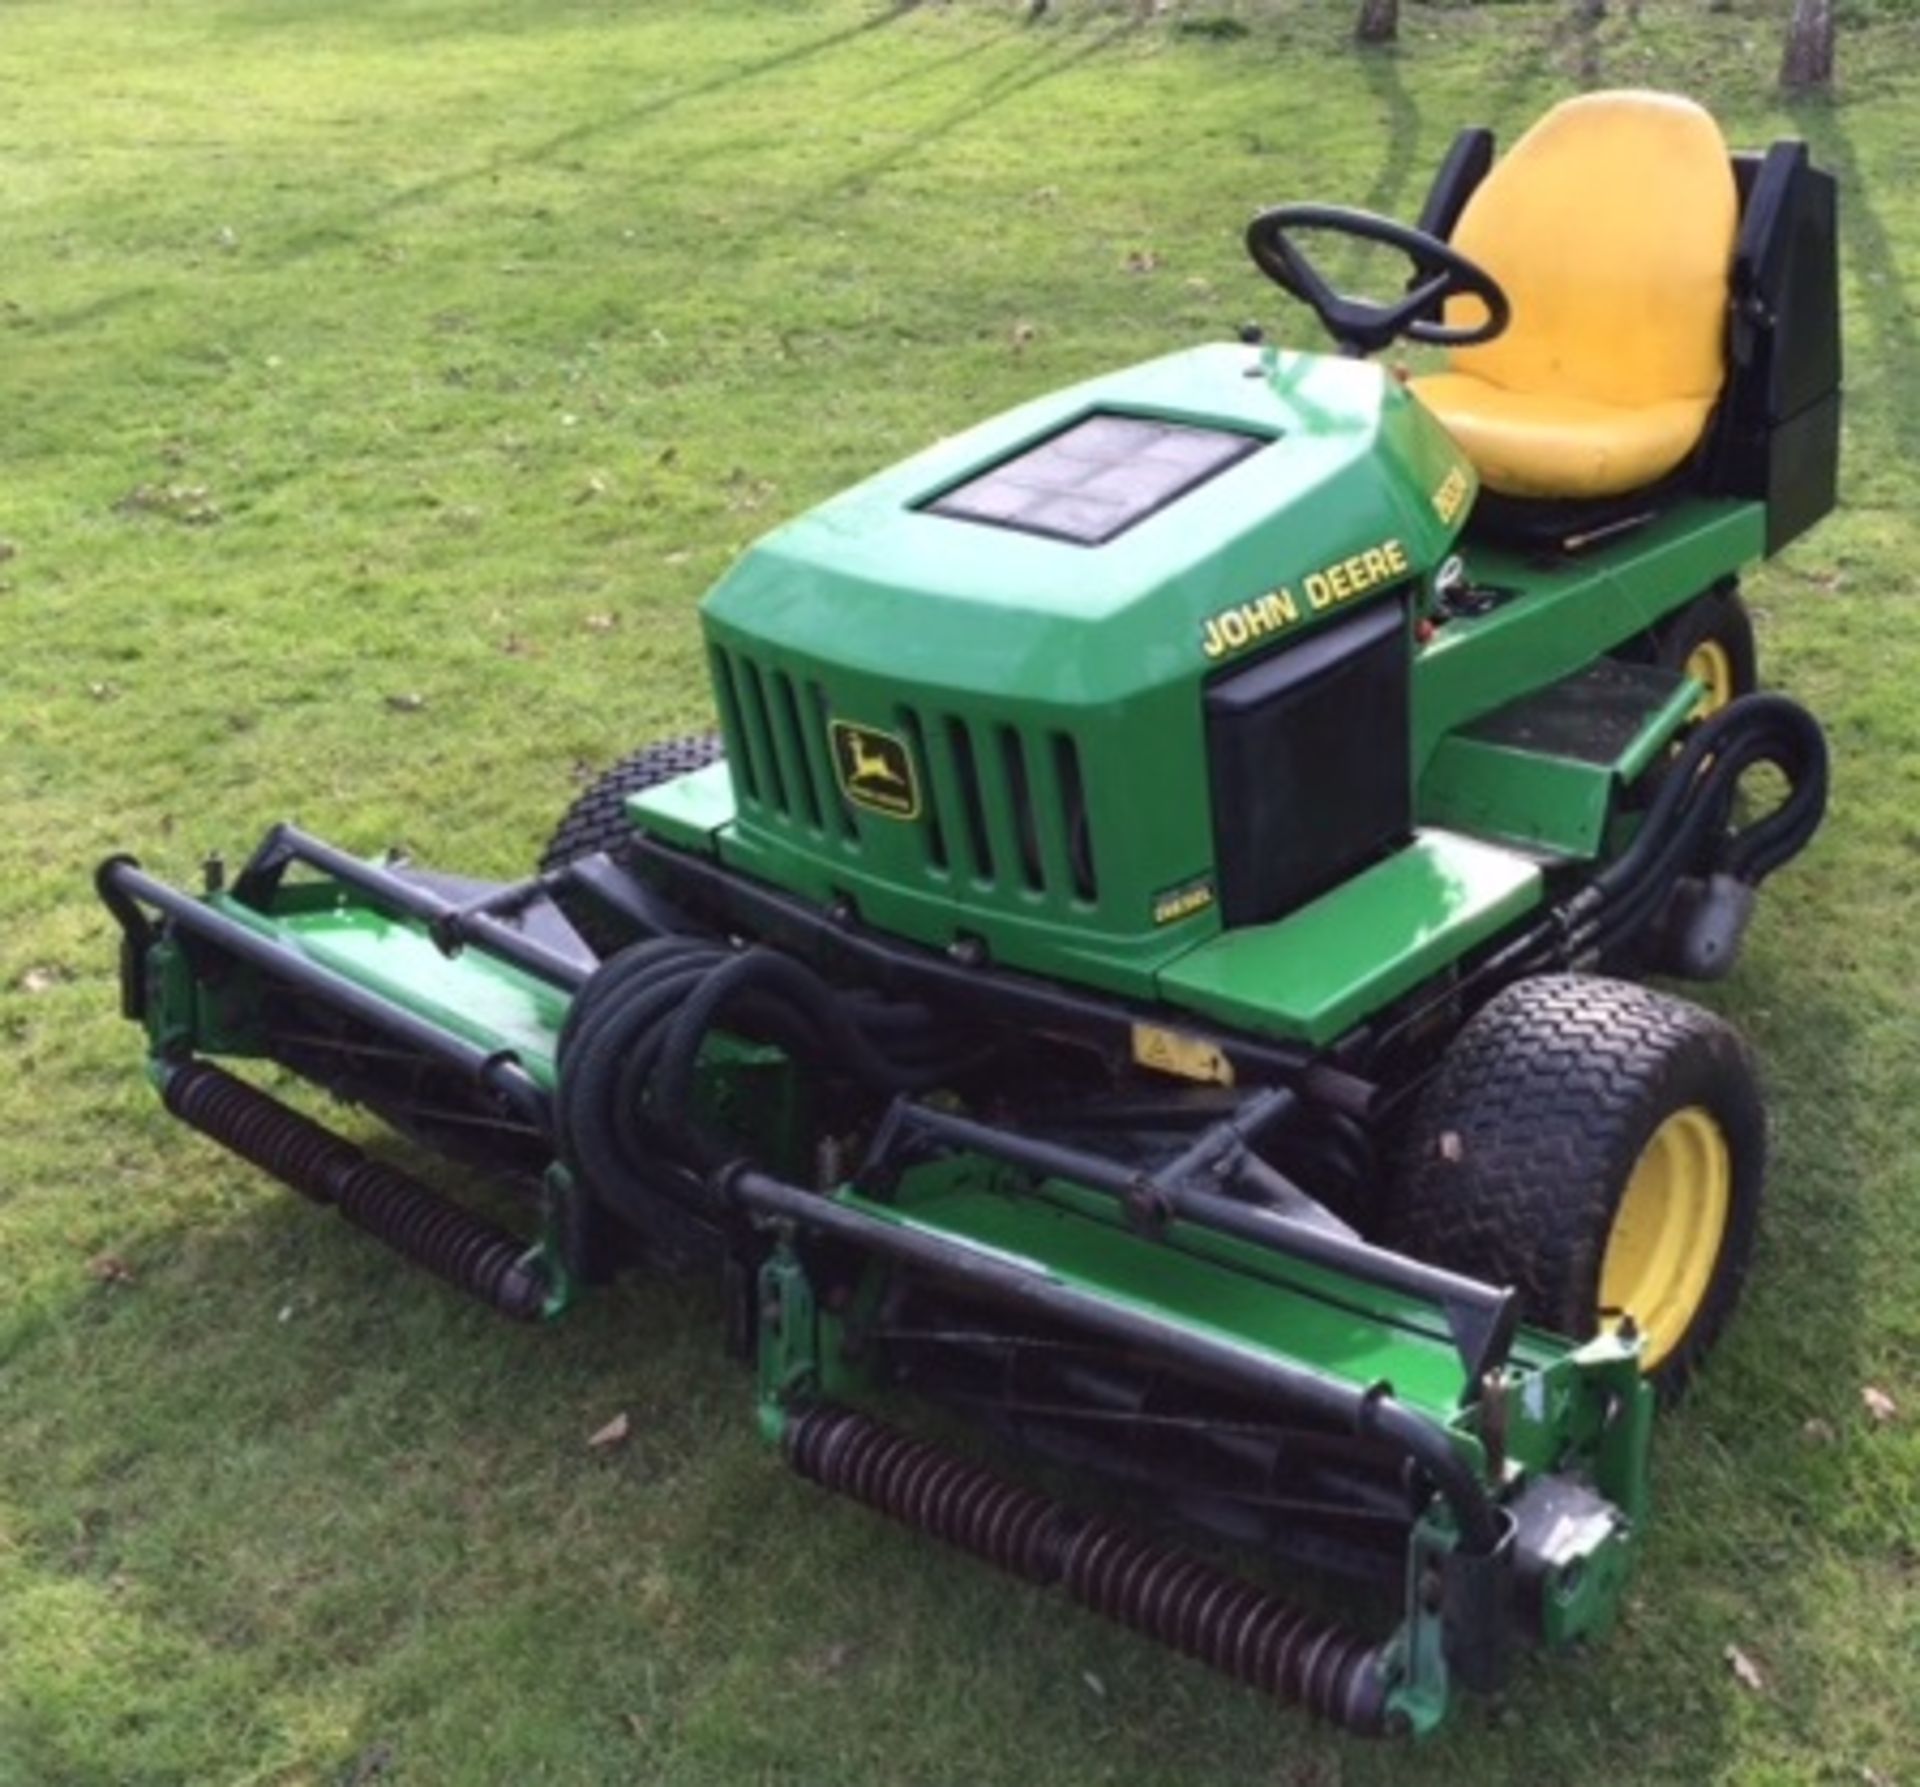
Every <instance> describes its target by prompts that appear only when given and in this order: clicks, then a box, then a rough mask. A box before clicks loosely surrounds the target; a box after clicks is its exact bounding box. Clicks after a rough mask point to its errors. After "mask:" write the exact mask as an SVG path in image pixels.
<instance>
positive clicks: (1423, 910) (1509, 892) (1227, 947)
mask: <svg viewBox="0 0 1920 1787" xmlns="http://www.w3.org/2000/svg"><path fill="white" fill-rule="evenodd" d="M1539 899H1540V871H1539V869H1538V867H1537V866H1536V865H1535V864H1533V863H1532V862H1530V861H1528V860H1527V859H1526V858H1525V857H1522V856H1518V855H1516V854H1515V853H1514V852H1512V851H1511V850H1504V849H1501V848H1500V847H1498V846H1497V845H1492V844H1484V843H1480V842H1477V841H1476V840H1474V839H1472V838H1463V837H1460V836H1458V835H1456V834H1454V833H1452V832H1445V831H1438V830H1427V831H1422V832H1420V833H1419V834H1418V835H1417V836H1416V837H1415V839H1414V840H1413V842H1412V843H1411V844H1409V845H1408V846H1407V847H1406V848H1405V849H1404V850H1401V851H1399V852H1397V853H1396V854H1395V855H1393V856H1390V857H1388V858H1387V859H1386V861H1384V862H1381V863H1376V864H1375V865H1374V866H1373V867H1372V868H1370V869H1367V870H1364V871H1363V872H1362V873H1361V874H1359V875H1356V876H1355V877H1354V878H1353V880H1351V881H1349V882H1347V883H1346V884H1345V885H1344V886H1341V887H1337V888H1335V889H1334V890H1333V891H1332V892H1331V893H1328V894H1323V895H1322V896H1321V897H1320V898H1319V899H1317V900H1315V901H1313V902H1312V904H1310V905H1308V906H1305V907H1303V908H1302V909H1301V910H1300V911H1298V912H1296V913H1294V914H1292V915H1291V916H1290V917H1287V918H1283V919H1281V920H1279V921H1278V922H1277V923H1275V924H1269V925H1251V926H1248V927H1247V928H1245V929H1243V930H1235V931H1229V932H1227V933H1225V934H1224V935H1222V936H1220V937H1217V938H1215V939H1214V940H1213V941H1212V942H1210V943H1203V944H1201V945H1200V946H1199V947H1198V948H1197V949H1194V950H1192V951H1191V952H1190V953H1188V954H1187V955H1185V956H1182V957H1181V958H1180V959H1179V960H1178V961H1177V962H1174V963H1172V964H1170V965H1169V966H1168V967H1166V968H1164V969H1162V970H1161V973H1160V976H1159V987H1158V990H1159V993H1160V996H1161V998H1163V999H1165V1000H1166V1001H1167V1002H1168V1003H1169V1004H1171V1005H1179V1006H1184V1007H1186V1008H1187V1009H1189V1010H1192V1011H1197V1012H1201V1013H1204V1014H1205V1015H1206V1016H1208V1017H1210V1018H1215V1019H1218V1020H1219V1021H1221V1022H1222V1023H1227V1024H1236V1025H1240V1026H1243V1027H1244V1028H1246V1029H1249V1030H1261V1031H1267V1032H1271V1033H1275V1034H1278V1035H1282V1036H1295V1037H1300V1038H1302V1039H1304V1040H1305V1041H1308V1042H1314V1043H1322V1042H1329V1041H1331V1040H1332V1039H1333V1038H1334V1037H1336V1036H1338V1035H1339V1034H1340V1033H1341V1032H1342V1031H1343V1030H1346V1029H1348V1028H1350V1027H1351V1026H1352V1025H1353V1024H1356V1023H1358V1022H1359V1021H1360V1020H1361V1019H1362V1018H1364V1017H1365V1016H1366V1015H1367V1014H1368V1013H1369V1012H1373V1011H1377V1010H1378V1009H1379V1008H1380V1007H1381V1006H1382V1005H1385V1004H1386V1003H1387V1002H1388V1001H1389V1000H1392V999H1396V998H1398V997H1399V996H1400V995H1401V994H1402V993H1404V992H1406V991H1408V990H1409V989H1410V988H1412V987H1414V986H1417V985H1418V984H1419V983H1420V982H1421V981H1422V980H1424V979H1426V978H1427V977H1428V976H1429V975H1431V974H1434V973H1436V972H1438V971H1439V970H1440V969H1441V968H1443V967H1445V966H1446V964H1447V963H1448V962H1450V961H1453V960H1454V959H1455V958H1456V957H1458V956H1459V955H1460V954H1461V953H1462V952H1463V951H1465V950H1468V949H1471V948H1472V947H1473V946H1474V945H1475V944H1476V943H1480V942H1483V941H1485V940H1486V939H1487V938H1488V937H1490V936H1492V935H1493V934H1494V933H1495V932H1496V931H1498V930H1499V929H1500V928H1501V927H1502V926H1503V925H1506V924H1508V923H1510V922H1511V921H1512V920H1514V919H1516V918H1518V917H1519V916H1520V915H1521V914H1522V913H1524V912H1526V911H1527V910H1528V909H1529V908H1531V907H1532V906H1534V905H1535V904H1537V903H1538V901H1539Z"/></svg>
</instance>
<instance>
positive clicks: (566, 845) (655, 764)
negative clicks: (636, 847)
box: [540, 732, 726, 956]
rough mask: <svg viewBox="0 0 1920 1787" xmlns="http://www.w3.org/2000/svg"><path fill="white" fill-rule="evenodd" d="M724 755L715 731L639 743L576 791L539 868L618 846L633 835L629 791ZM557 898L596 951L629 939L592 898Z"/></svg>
mask: <svg viewBox="0 0 1920 1787" xmlns="http://www.w3.org/2000/svg"><path fill="white" fill-rule="evenodd" d="M725 755H726V749H725V746H724V745H723V744H722V742H721V739H720V735H719V734H718V733H717V732H690V733H687V734H685V735H684V736H682V737H679V738H665V739H660V740H658V741H657V742H655V743H653V744H650V745H642V746H641V747H640V749H639V750H637V751H634V752H632V753H630V754H629V755H628V756H625V757H622V758H621V759H620V761H619V762H618V763H615V764H613V765H612V766H611V767H609V768H608V769H605V770H603V771H602V772H601V773H600V774H599V775H597V776H596V777H594V779H593V780H592V781H591V782H589V783H588V784H587V786H586V787H585V788H583V789H581V791H580V792H579V793H578V794H577V795H575V796H574V798H573V802H572V804H571V805H570V806H569V807H568V808H567V810H566V812H564V813H563V814H562V815H561V816H560V823H559V824H558V825H556V826H555V827H554V830H553V836H552V837H551V838H549V839H548V840H547V847H546V849H545V850H544V851H543V852H542V853H541V856H540V872H541V873H542V874H543V875H545V874H550V873H551V872H552V871H553V870H555V869H564V868H565V867H566V866H567V864H568V863H572V862H578V861H579V860H580V859H581V858H582V857H587V856H592V855H595V854H596V853H597V852H600V851H603V850H604V851H610V852H611V851H617V850H618V849H619V848H620V846H621V845H622V844H624V843H626V842H627V840H628V839H629V838H631V837H632V836H633V821H632V820H631V819H629V818H628V817H627V800H628V797H629V796H631V795H635V794H639V793H641V792H642V791H644V790H645V789H648V788H657V787H658V786H659V785H660V784H661V783H662V782H671V781H672V780H674V778H675V777H677V776H684V775H690V774H692V772H693V771H694V770H697V769H705V768H706V767H707V766H708V765H709V764H711V763H717V762H719V760H720V759H721V758H722V757H723V756H725ZM557 903H558V904H559V907H560V910H561V911H562V912H563V913H565V914H566V917H567V921H568V922H569V923H570V924H571V925H572V926H573V928H574V929H575V930H576V931H578V932H579V933H580V935H581V936H582V937H584V938H585V939H586V941H587V942H588V943H589V944H590V945H591V946H592V947H593V949H594V950H595V952H596V953H598V954H599V955H602V956H606V955H610V954H612V953H613V951H615V950H616V949H618V948H619V947H620V946H621V945H622V944H623V943H625V942H627V941H628V940H629V939H628V938H626V937H623V936H621V935H618V934H617V933H615V932H614V931H612V930H611V929H610V927H609V926H608V924H607V921H606V919H605V918H604V917H603V916H602V915H601V913H600V912H599V911H598V909H597V908H595V907H594V906H593V905H592V904H591V903H590V902H588V901H586V900H583V899H580V898H578V897H577V896H572V895H569V894H567V893H566V892H564V891H563V892H562V893H561V894H560V895H559V897H558V902H557Z"/></svg>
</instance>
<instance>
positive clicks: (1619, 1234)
mask: <svg viewBox="0 0 1920 1787" xmlns="http://www.w3.org/2000/svg"><path fill="white" fill-rule="evenodd" d="M1732 1202H1733V1157H1732V1154H1731V1153H1730V1152H1729V1150H1728V1148H1727V1138H1726V1133H1725V1131H1723V1130H1722V1129H1721V1127H1720V1125H1719V1124H1718V1123H1717V1122H1716V1121H1715V1120H1714V1118H1713V1116H1712V1115H1711V1113H1709V1112H1708V1111H1707V1110H1705V1109H1704V1108H1703V1107H1701V1106H1700V1105H1697V1104H1696V1105H1688V1106H1687V1107H1686V1109H1684V1110H1679V1111H1675V1112H1674V1113H1673V1115H1672V1116H1671V1117H1669V1118H1668V1119H1667V1120H1666V1121H1665V1122H1664V1123H1662V1124H1661V1125H1660V1127H1659V1128H1658V1129H1656V1130H1655V1131H1654V1132H1653V1135H1652V1136H1651V1137H1650V1138H1649V1140H1648V1142H1647V1145H1646V1147H1645V1148H1644V1149H1642V1150H1641V1153H1640V1158H1639V1159H1638V1160H1637V1161H1635V1162H1634V1166H1633V1173H1632V1176H1631V1177H1630V1178H1629V1179H1628V1180H1627V1190H1626V1195H1625V1196H1624V1197H1622V1198H1621V1200H1620V1208H1619V1209H1618V1210H1617V1211H1616V1212H1615V1213H1614V1218H1613V1231H1612V1233H1611V1234H1609V1235H1608V1237H1607V1252H1606V1257H1605V1258H1604V1259H1603V1260H1602V1261H1601V1264H1600V1307H1601V1308H1602V1309H1606V1310H1610V1311H1615V1312H1624V1313H1626V1314H1628V1315H1630V1316H1632V1317H1633V1320H1634V1324H1635V1326H1636V1327H1638V1328H1639V1330H1640V1332H1641V1333H1642V1334H1644V1335H1645V1336H1646V1350H1645V1352H1643V1353H1642V1354H1641V1365H1642V1366H1643V1368H1644V1369H1646V1370H1648V1371H1651V1370H1653V1368H1654V1367H1655V1366H1657V1365H1659V1364H1660V1362H1661V1361H1662V1360H1663V1359H1665V1358H1666V1357H1667V1355H1668V1354H1669V1353H1671V1352H1672V1351H1673V1349H1674V1348H1675V1347H1676V1346H1678V1345H1679V1344H1680V1341H1681V1339H1682V1338H1683V1337H1684V1336H1685V1334H1686V1332H1687V1330H1688V1329H1689V1328H1690V1327H1692V1326H1693V1320H1694V1317H1695V1316H1696V1315H1698V1314H1699V1312H1700V1305H1701V1304H1702V1303H1703V1302H1705V1301H1706V1296H1707V1287H1708V1286H1709V1285H1710V1284H1711V1283H1712V1282H1713V1268H1714V1264H1715V1262H1716V1261H1718V1259H1719V1258H1720V1244H1721V1242H1722V1241H1723V1240H1724V1239H1725V1238H1726V1233H1727V1212H1728V1210H1729V1208H1730V1207H1731V1205H1732ZM1616 1319H1617V1318H1616Z"/></svg>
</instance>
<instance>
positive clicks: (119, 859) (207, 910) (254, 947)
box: [94, 856, 553, 1138]
mask: <svg viewBox="0 0 1920 1787" xmlns="http://www.w3.org/2000/svg"><path fill="white" fill-rule="evenodd" d="M94 882H95V886H96V887H97V888H98V889H99V893H100V897H101V899H102V901H103V902H104V903H105V904H106V906H107V909H108V910H109V911H110V912H112V914H113V915H114V917H115V918H116V919H117V920H118V921H119V924H120V928H121V931H122V932H123V933H124V935H125V938H126V942H127V947H128V950H129V952H130V956H131V958H132V960H131V963H130V970H129V974H128V988H129V991H130V992H131V991H133V990H135V989H137V987H138V983H139V976H140V972H141V970H140V963H141V961H142V960H143V959H144V957H145V954H146V951H147V949H148V948H149V947H150V946H151V944H152V942H153V940H154V938H153V932H152V929H151V927H150V926H149V925H148V924H147V921H146V918H145V915H144V913H143V912H142V910H141V908H142V907H146V908H150V909H151V910H153V911H155V912H158V913H159V914H161V916H162V917H164V918H165V919H166V920H167V921H168V923H169V924H170V925H171V926H173V927H174V928H175V929H176V930H178V931H179V932H180V933H181V934H182V935H184V936H185V937H188V938H191V939H197V940H198V941H200V942H202V943H206V944H209V945H211V946H212V947H213V948H215V949H218V950H220V951H222V952H223V953H225V954H226V955H229V956H232V957H234V958H235V959H236V960H238V961H242V962H245V963H246V964H247V965H248V966H249V967H252V968H257V969H258V970H259V971H260V972H261V973H263V974H265V975H267V976H268V977H270V978H271V979H273V980H276V981H279V982H281V983H282V984H284V985H287V986H290V987H292V988H294V989H295V990H296V991H298V992H304V993H311V994H313V995H314V996H315V997H316V998H320V999H324V1000H325V1001H326V1002H327V1003H328V1004H330V1005H331V1006H333V1007H334V1008H335V1009H336V1010H338V1011H341V1012H344V1013H345V1014H346V1015H348V1016H349V1017H352V1018H356V1019H358V1020H359V1021H360V1022H361V1023H364V1024H368V1025H370V1026H372V1027H373V1028H374V1029H376V1030H379V1031H381V1032H383V1033H385V1034H386V1035H389V1036H391V1037H393V1038H395V1039H396V1040H397V1041H399V1042H401V1043H402V1044H404V1045H405V1046H406V1047H408V1048H412V1049H417V1050H418V1051H419V1052H420V1053H421V1054H423V1055H426V1056H429V1057H430V1058H431V1059H433V1060H435V1061H438V1062H440V1063H442V1064H443V1065H445V1066H447V1067H451V1068H453V1069H455V1070H456V1071H457V1072H460V1073H462V1074H465V1075H466V1076H467V1077H468V1078H470V1079H471V1080H473V1081H474V1083H475V1084H476V1085H477V1086H478V1087H479V1088H480V1089H481V1090H482V1091H483V1092H486V1093H488V1094H491V1095H492V1096H493V1097H495V1098H497V1099H498V1100H500V1101H501V1103H503V1104H504V1105H506V1106H507V1107H508V1108H509V1109H511V1110H512V1111H514V1112H515V1113H516V1114H517V1115H519V1116H521V1117H523V1118H525V1119H526V1120H527V1121H528V1122H529V1123H531V1124H532V1125H533V1126H534V1128H535V1129H536V1130H538V1131H539V1133H540V1134H541V1135H542V1136H545V1137H548V1138H551V1136H552V1134H553V1110H552V1101H551V1100H550V1099H549V1097H548V1096H547V1093H546V1090H545V1089H544V1088H543V1087H542V1086H541V1085H540V1083H539V1082H538V1081H537V1080H535V1079H534V1078H533V1076H532V1075H531V1074H529V1073H528V1072H527V1070H526V1068H525V1067H523V1066H522V1065H521V1063H520V1061H519V1059H518V1057H517V1056H515V1054H514V1053H513V1051H512V1050H510V1049H492V1050H489V1049H484V1048H482V1047H481V1046H480V1045H479V1044H478V1043H473V1042H469V1041H467V1040H466V1039H465V1038H464V1037H461V1036H456V1035H454V1034H452V1033H451V1032H449V1031H446V1030H443V1029H441V1028H440V1027H439V1026H438V1025H435V1024H432V1023H429V1022H428V1021H427V1020H426V1019H425V1018H423V1017H421V1016H419V1015H418V1014H417V1013H415V1012H411V1011H409V1010H407V1008H406V1007H405V1006H403V1005H397V1004H395V1003H394V1002H393V1001H392V1000H389V999H383V998H382V997H381V996H380V995H379V994H377V993H372V992H369V991H368V990H367V989H366V988H365V987H363V986H361V985H359V983H358V982H356V981H352V980H349V979H347V978H346V976H344V975H342V974H338V973H335V972H334V971H333V970H332V969H329V968H324V967H322V966H321V965H320V964H319V963H317V962H315V961H313V960H312V959H311V958H310V957H308V956H305V955H303V954H302V953H301V952H300V951H299V950H297V949H295V948H294V947H293V946H292V945H290V944H287V943H283V942H281V941H280V940H279V939H278V938H276V937H271V936H266V935H263V934H262V933H261V932H259V931H255V930H252V929H251V928H249V927H248V926H246V925H243V924H241V923H240V922H239V920H238V919H234V918H229V917H228V916H227V915H226V914H225V913H224V912H218V911H216V910H215V909H214V908H213V907H211V906H209V905H208V904H207V903H206V902H205V901H204V900H199V899H196V898H194V896H193V895H191V894H187V893H182V892H181V891H180V890H179V889H178V888H175V887H169V886H168V885H167V884H166V883H165V882H164V881H159V880H156V879H155V878H154V877H153V876H151V875H149V874H148V873H147V872H146V871H145V870H144V869H142V868H141V867H140V865H139V863H138V862H137V861H136V860H135V859H134V858H133V857H131V856H112V857H109V858H108V859H107V860H106V861H105V862H103V863H102V864H101V865H100V868H99V870H98V872H97V873H96V875H95V877H94ZM130 1015H138V1012H137V1009H136V1010H135V1011H133V1012H131V1013H130Z"/></svg>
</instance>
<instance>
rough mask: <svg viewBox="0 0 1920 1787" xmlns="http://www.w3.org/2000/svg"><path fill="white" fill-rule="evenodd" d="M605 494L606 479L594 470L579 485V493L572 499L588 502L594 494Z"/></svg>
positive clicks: (577, 501) (578, 501)
mask: <svg viewBox="0 0 1920 1787" xmlns="http://www.w3.org/2000/svg"><path fill="white" fill-rule="evenodd" d="M606 494H607V481H606V479H605V478H603V477H601V475H600V474H599V473H598V472H595V473H593V474H592V475H591V476H590V477H589V478H588V479H587V481H586V482H585V483H584V484H582V485H581V486H580V491H579V494H578V495H577V496H575V497H574V499H573V500H574V502H575V503H590V502H592V501H593V499H594V498H595V497H596V496H605V495H606Z"/></svg>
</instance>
